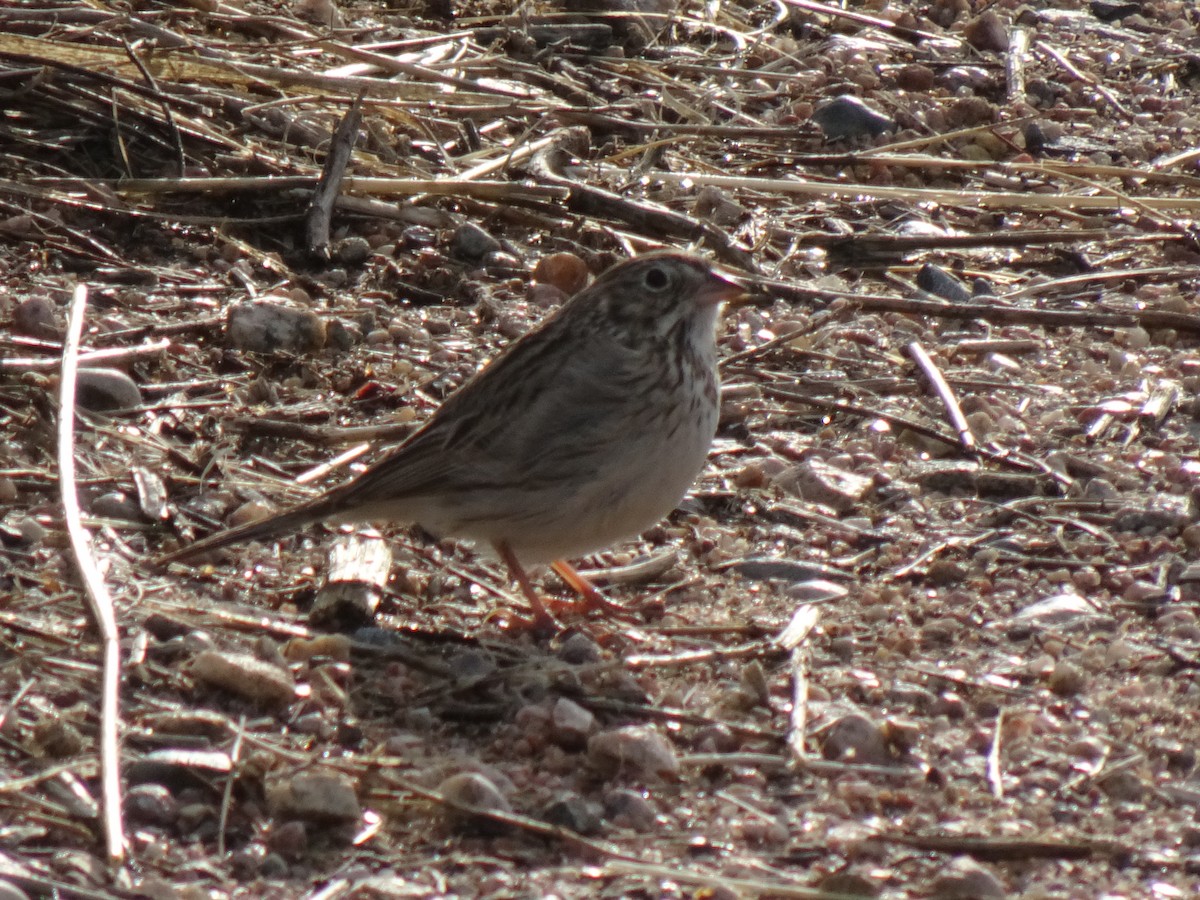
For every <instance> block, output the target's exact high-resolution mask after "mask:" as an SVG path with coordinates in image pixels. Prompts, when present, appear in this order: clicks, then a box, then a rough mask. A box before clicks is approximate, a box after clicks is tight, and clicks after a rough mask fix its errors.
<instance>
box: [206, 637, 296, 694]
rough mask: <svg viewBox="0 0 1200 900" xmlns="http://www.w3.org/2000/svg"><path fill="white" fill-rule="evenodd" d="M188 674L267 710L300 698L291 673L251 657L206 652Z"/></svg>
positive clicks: (212, 651)
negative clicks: (263, 706)
mask: <svg viewBox="0 0 1200 900" xmlns="http://www.w3.org/2000/svg"><path fill="white" fill-rule="evenodd" d="M187 671H188V673H189V674H190V675H191V676H192V677H193V678H195V679H196V680H198V681H201V682H203V683H205V684H207V685H209V686H211V687H215V688H218V689H220V690H224V691H228V692H229V693H231V694H236V695H237V696H239V697H244V698H246V699H247V700H252V701H254V702H256V703H261V704H263V705H266V706H279V705H283V704H285V703H289V702H291V701H292V700H293V699H294V698H295V695H296V684H295V681H294V680H293V678H292V673H291V672H289V671H288V670H287V669H284V668H281V667H279V666H274V665H271V664H270V663H266V662H263V661H262V660H260V659H258V658H257V657H254V656H250V655H249V654H248V653H222V652H220V651H217V650H204V651H201V652H200V653H198V654H197V655H196V656H195V658H193V659H192V661H191V663H190V664H189V665H188V667H187Z"/></svg>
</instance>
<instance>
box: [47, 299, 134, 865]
mask: <svg viewBox="0 0 1200 900" xmlns="http://www.w3.org/2000/svg"><path fill="white" fill-rule="evenodd" d="M87 296H88V292H87V285H83V284H80V285H76V287H75V294H74V297H73V298H72V300H71V313H70V319H69V321H68V323H67V337H66V340H65V341H64V343H63V358H62V373H61V389H60V393H59V421H58V482H59V486H60V489H61V491H62V505H63V518H64V520H65V522H66V527H67V534H68V535H69V537H70V540H71V551H72V553H73V554H74V556H75V564H76V566H78V568H79V574H80V577H81V578H82V579H83V587H84V591H85V593H86V594H87V597H88V603H89V605H90V606H91V610H92V616H93V618H95V620H96V625H97V627H98V628H99V630H100V639H101V641H102V642H103V644H104V672H103V676H102V681H101V689H100V690H101V695H100V736H99V741H100V783H101V797H102V800H103V807H104V812H103V819H104V833H105V838H106V841H107V843H108V859H109V862H110V863H111V864H113V865H118V864H120V863H121V862H122V861H123V860H124V858H125V835H124V827H123V825H122V822H121V781H120V774H121V773H120V758H119V749H120V746H119V744H118V742H117V737H118V734H117V733H118V729H119V726H120V707H119V702H120V690H119V688H120V677H121V648H120V645H119V643H118V640H119V637H120V635H119V632H118V630H117V617H116V614H115V613H114V612H113V603H112V597H111V596H109V593H108V588H107V587H106V586H105V584H104V576H103V575H102V574H101V572H100V567H99V566H98V565H97V564H96V560H95V557H93V556H92V554H91V536H90V535H89V534H88V532H87V530H86V529H85V528H84V527H83V523H82V521H81V518H80V517H81V512H80V508H79V494H78V492H77V490H76V484H75V383H76V376H77V374H78V371H79V343H80V340H81V338H82V335H83V318H84V314H85V312H86V310H87Z"/></svg>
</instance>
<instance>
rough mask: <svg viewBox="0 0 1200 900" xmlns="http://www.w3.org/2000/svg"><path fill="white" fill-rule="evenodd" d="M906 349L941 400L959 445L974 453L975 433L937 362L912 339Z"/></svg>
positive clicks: (975, 447)
mask: <svg viewBox="0 0 1200 900" xmlns="http://www.w3.org/2000/svg"><path fill="white" fill-rule="evenodd" d="M907 349H908V355H909V356H911V357H912V358H913V361H914V362H916V364H917V368H919V369H920V370H921V372H922V374H924V376H925V378H926V379H928V381H929V384H930V385H931V386H932V387H933V390H934V392H935V393H936V394H937V395H938V399H939V400H941V401H942V406H943V407H944V408H945V410H946V415H947V416H949V417H950V424H951V425H953V426H954V430H955V431H957V432H958V443H959V445H960V446H961V447H962V449H963V450H966V451H967V452H968V453H974V452H975V450H976V449H977V448H978V446H979V444H978V442H977V441H976V440H975V435H974V434H973V433H972V432H971V424H970V423H969V422H968V421H967V417H966V416H964V415H963V411H962V407H960V406H959V405H958V398H957V397H955V396H954V389H953V388H952V387H950V385H949V383H947V381H946V378H945V376H944V375H942V371H941V369H939V368H938V367H937V364H936V363H935V362H934V361H933V360H932V359H931V358H930V356H929V354H928V353H926V352H925V348H924V347H922V346H921V345H920V344H919V343H917V342H916V341H913V342H912V343H911V344H909V345H908V348H907Z"/></svg>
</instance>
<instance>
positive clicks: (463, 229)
mask: <svg viewBox="0 0 1200 900" xmlns="http://www.w3.org/2000/svg"><path fill="white" fill-rule="evenodd" d="M502 249H503V248H502V247H501V246H500V242H499V241H498V240H496V239H495V238H494V237H492V236H491V235H490V234H488V233H487V232H486V231H484V230H483V229H482V228H480V227H479V226H478V225H476V224H474V223H473V222H467V223H466V224H465V225H460V226H459V227H458V229H457V230H456V231H455V232H454V236H453V237H451V238H450V250H451V252H452V253H453V254H454V255H455V256H456V257H458V258H459V259H465V260H468V261H478V260H481V259H483V257H484V256H485V255H486V254H488V253H495V252H496V251H498V250H502Z"/></svg>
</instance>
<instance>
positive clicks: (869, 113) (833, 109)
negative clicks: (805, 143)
mask: <svg viewBox="0 0 1200 900" xmlns="http://www.w3.org/2000/svg"><path fill="white" fill-rule="evenodd" d="M812 120H813V121H814V122H816V123H817V124H818V125H819V126H820V127H821V130H822V131H823V132H824V133H825V140H827V141H837V140H841V139H843V138H855V137H863V136H866V135H871V136H876V135H880V134H883V133H884V132H885V131H894V130H895V128H896V123H895V122H893V121H892V120H891V119H889V118H888V117H887V116H885V115H883V114H882V113H878V112H876V111H875V110H873V109H871V108H870V107H869V106H867V105H866V104H865V103H863V102H862V101H861V100H859V99H858V98H857V97H852V96H850V95H849V94H847V95H845V96H842V97H835V98H834V99H832V100H830V101H829V102H828V103H825V104H823V105H822V106H819V107H818V108H817V109H816V110H815V111H814V112H813V114H812Z"/></svg>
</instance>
